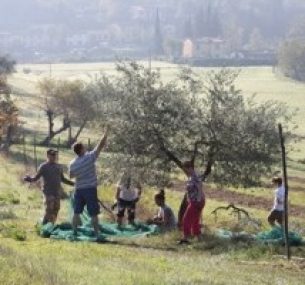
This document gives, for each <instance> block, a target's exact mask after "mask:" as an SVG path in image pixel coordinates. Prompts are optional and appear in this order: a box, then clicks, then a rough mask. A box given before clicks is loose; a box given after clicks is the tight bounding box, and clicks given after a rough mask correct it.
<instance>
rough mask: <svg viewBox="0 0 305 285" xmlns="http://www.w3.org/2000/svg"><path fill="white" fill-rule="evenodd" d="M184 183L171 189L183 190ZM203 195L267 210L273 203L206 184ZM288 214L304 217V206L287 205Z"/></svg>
mask: <svg viewBox="0 0 305 285" xmlns="http://www.w3.org/2000/svg"><path fill="white" fill-rule="evenodd" d="M184 186H185V184H184V183H183V182H180V181H178V182H175V183H174V184H173V187H172V189H173V190H175V191H184ZM205 195H206V197H207V199H212V200H216V201H219V202H224V203H225V204H231V203H232V204H235V205H236V206H243V207H249V208H255V209H260V210H269V209H270V208H271V207H272V205H273V199H268V198H264V197H257V196H253V195H250V194H246V193H245V194H242V193H238V192H234V191H230V190H226V189H222V188H217V189H215V188H214V189H213V188H211V187H209V186H208V185H206V187H205ZM289 212H290V215H293V216H295V217H303V218H305V206H300V205H289Z"/></svg>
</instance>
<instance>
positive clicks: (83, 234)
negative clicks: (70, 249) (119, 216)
mask: <svg viewBox="0 0 305 285" xmlns="http://www.w3.org/2000/svg"><path fill="white" fill-rule="evenodd" d="M100 230H101V233H100V236H99V239H98V241H107V240H111V239H112V238H129V237H141V236H147V235H152V234H157V233H158V232H159V230H158V227H156V226H147V225H144V224H140V223H139V224H137V225H136V226H131V225H126V226H123V227H121V228H118V226H117V224H110V223H104V224H101V225H100ZM40 234H41V236H43V237H48V238H52V239H61V240H69V241H96V237H95V236H94V232H93V229H92V227H91V225H90V224H85V225H83V226H81V227H79V228H78V230H77V234H76V235H75V234H74V233H73V230H72V227H71V224H68V223H63V224H60V225H53V224H46V225H44V226H42V228H41V230H40Z"/></svg>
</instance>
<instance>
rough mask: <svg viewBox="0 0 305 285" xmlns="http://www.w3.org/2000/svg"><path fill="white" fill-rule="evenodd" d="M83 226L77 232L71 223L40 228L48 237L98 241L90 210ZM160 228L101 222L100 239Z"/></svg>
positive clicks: (145, 234) (41, 233) (148, 231)
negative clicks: (119, 225) (120, 225)
mask: <svg viewBox="0 0 305 285" xmlns="http://www.w3.org/2000/svg"><path fill="white" fill-rule="evenodd" d="M73 203H74V201H73V198H72V197H70V201H69V217H68V220H69V221H71V219H72V214H73ZM81 221H82V226H80V227H78V230H77V233H76V234H75V233H74V232H73V229H72V225H71V223H62V224H59V225H53V224H51V223H49V224H46V225H43V226H42V227H41V229H40V235H41V236H43V237H47V238H52V239H59V240H69V241H92V242H94V241H97V238H96V237H95V236H94V231H93V229H92V226H91V219H90V217H89V215H88V212H87V211H86V210H85V211H84V212H83V214H82V215H81ZM159 232H160V230H159V228H158V227H157V226H155V225H145V224H143V223H136V225H126V226H122V227H120V228H119V227H118V225H117V224H114V223H101V224H100V236H99V238H98V241H107V240H111V239H113V238H131V237H142V236H147V235H152V234H157V233H159Z"/></svg>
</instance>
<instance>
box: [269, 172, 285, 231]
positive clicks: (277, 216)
mask: <svg viewBox="0 0 305 285" xmlns="http://www.w3.org/2000/svg"><path fill="white" fill-rule="evenodd" d="M272 184H273V186H275V187H276V189H275V191H274V204H273V208H272V210H271V212H270V214H269V216H268V223H269V224H270V226H272V227H274V226H275V223H276V222H277V223H278V224H279V225H280V226H282V225H283V216H284V200H285V187H284V185H283V179H282V178H281V177H273V178H272Z"/></svg>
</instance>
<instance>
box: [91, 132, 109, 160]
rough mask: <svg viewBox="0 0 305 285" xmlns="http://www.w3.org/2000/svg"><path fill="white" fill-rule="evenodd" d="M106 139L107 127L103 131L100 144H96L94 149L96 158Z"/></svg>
mask: <svg viewBox="0 0 305 285" xmlns="http://www.w3.org/2000/svg"><path fill="white" fill-rule="evenodd" d="M107 137H108V127H107V129H106V131H105V134H104V136H103V137H102V138H101V140H100V142H99V143H98V144H97V146H96V147H95V148H94V152H95V153H96V156H97V157H98V156H99V155H100V153H101V151H102V149H103V148H104V147H105V145H106V142H107Z"/></svg>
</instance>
